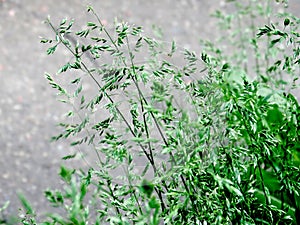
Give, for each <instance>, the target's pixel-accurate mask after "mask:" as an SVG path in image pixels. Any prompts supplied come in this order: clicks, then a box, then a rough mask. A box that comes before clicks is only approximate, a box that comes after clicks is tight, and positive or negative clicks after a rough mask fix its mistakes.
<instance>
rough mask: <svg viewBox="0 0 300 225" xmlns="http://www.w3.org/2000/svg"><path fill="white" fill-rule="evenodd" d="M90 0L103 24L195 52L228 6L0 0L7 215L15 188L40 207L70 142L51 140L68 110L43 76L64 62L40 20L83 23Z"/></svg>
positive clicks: (219, 1) (178, 1) (179, 0)
mask: <svg viewBox="0 0 300 225" xmlns="http://www.w3.org/2000/svg"><path fill="white" fill-rule="evenodd" d="M274 1H275V0H274ZM88 4H91V5H92V6H93V8H94V9H95V11H97V12H98V13H99V15H100V17H101V19H102V20H103V21H105V23H108V24H109V23H113V20H114V18H115V17H118V18H121V19H123V20H125V21H128V22H129V23H134V24H137V25H141V26H143V27H144V30H145V31H146V32H150V31H151V27H152V25H153V24H155V25H156V26H157V27H160V28H161V29H162V31H163V33H164V39H166V41H172V40H176V41H177V43H178V45H180V46H182V47H187V48H190V49H193V50H195V51H196V52H199V51H200V50H201V45H200V43H199V39H200V38H202V39H210V40H213V39H214V37H215V36H216V33H215V32H216V29H215V27H216V20H215V19H212V18H211V17H210V14H212V13H213V12H214V11H215V10H217V9H224V10H226V7H228V6H227V5H226V4H225V0H224V1H223V0H153V1H149V0H101V1H97V0H91V1H84V0H51V1H40V0H27V1H23V0H0V208H1V206H2V205H3V204H4V203H5V202H6V201H10V203H11V204H10V206H9V207H8V209H7V210H6V211H5V214H7V215H13V214H17V213H18V208H19V206H20V204H19V201H18V198H17V195H16V193H17V191H22V192H23V193H24V194H25V196H26V197H27V198H28V199H29V200H30V201H31V203H33V207H34V208H36V209H37V210H38V212H43V211H44V210H45V209H47V207H46V205H47V204H46V200H45V198H44V197H43V190H45V189H46V188H47V187H51V188H53V187H57V186H59V185H60V181H59V179H58V175H57V173H58V170H59V165H60V164H61V163H62V161H61V157H63V156H65V155H66V153H67V152H68V151H69V150H70V147H69V146H68V144H67V143H64V142H58V143H50V142H49V140H50V137H51V136H53V135H55V134H57V133H58V128H57V127H56V126H55V125H56V124H57V123H58V122H60V121H61V120H63V114H64V113H65V112H66V108H64V105H63V104H60V103H59V102H57V101H56V98H55V91H53V90H52V89H51V87H50V86H49V85H48V83H47V81H46V79H45V78H44V73H45V72H49V73H51V74H55V73H56V71H57V70H58V68H59V66H62V65H63V63H65V62H66V59H65V56H64V54H63V52H58V53H57V54H55V55H54V56H47V55H46V46H44V45H42V44H40V43H39V41H40V36H43V37H52V36H53V33H51V30H50V29H49V27H48V26H47V25H45V24H44V23H42V21H43V20H44V19H46V18H47V16H48V15H50V16H51V19H52V20H53V22H54V23H56V24H58V22H59V21H60V20H61V19H63V18H75V22H78V23H79V24H81V25H83V24H85V22H87V21H88V16H87V13H86V6H87V5H88ZM290 11H292V12H293V13H295V14H296V15H297V16H300V15H299V14H300V13H299V12H300V1H299V0H291V1H290ZM298 97H299V95H298ZM75 163H78V162H75Z"/></svg>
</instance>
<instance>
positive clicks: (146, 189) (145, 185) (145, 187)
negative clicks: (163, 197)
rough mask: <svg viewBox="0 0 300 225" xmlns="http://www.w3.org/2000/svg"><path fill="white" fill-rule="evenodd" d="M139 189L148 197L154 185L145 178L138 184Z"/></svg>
mask: <svg viewBox="0 0 300 225" xmlns="http://www.w3.org/2000/svg"><path fill="white" fill-rule="evenodd" d="M139 189H140V191H141V192H142V193H144V194H145V195H146V196H147V197H148V198H150V197H151V195H152V193H153V190H154V185H153V184H152V183H151V182H150V181H147V180H145V179H144V180H143V181H142V184H141V185H140V187H139Z"/></svg>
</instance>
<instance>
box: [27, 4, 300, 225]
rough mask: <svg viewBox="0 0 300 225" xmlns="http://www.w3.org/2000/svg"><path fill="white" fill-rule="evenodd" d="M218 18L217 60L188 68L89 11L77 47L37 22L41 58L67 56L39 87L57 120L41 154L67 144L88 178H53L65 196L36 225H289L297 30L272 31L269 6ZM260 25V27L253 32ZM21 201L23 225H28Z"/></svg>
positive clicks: (197, 60) (285, 22) (137, 33)
mask: <svg viewBox="0 0 300 225" xmlns="http://www.w3.org/2000/svg"><path fill="white" fill-rule="evenodd" d="M228 4H232V6H234V7H235V9H236V10H235V11H234V12H233V13H232V14H226V13H224V12H221V11H218V12H216V13H215V14H214V16H215V17H217V18H219V19H220V26H221V29H222V28H225V29H224V30H223V31H224V32H223V36H222V37H221V38H220V40H219V41H218V40H217V42H218V46H219V47H216V45H214V44H213V42H211V41H202V43H203V45H204V50H203V52H202V53H201V54H200V56H198V54H196V53H194V52H191V51H189V50H186V49H181V48H180V47H178V46H176V44H175V42H172V43H171V44H168V43H165V42H160V41H156V40H155V39H152V38H149V37H147V36H146V35H144V34H143V31H142V28H141V27H138V26H130V25H128V24H127V23H124V22H119V21H116V22H115V26H114V28H113V29H108V28H107V27H106V26H104V25H103V24H102V22H101V20H100V18H99V17H98V15H97V14H96V13H95V12H94V10H93V8H91V7H88V12H90V13H91V14H93V15H94V18H95V22H88V23H87V25H86V27H85V28H84V29H83V30H81V31H79V32H76V33H73V32H72V30H71V29H72V27H73V22H74V21H73V20H71V21H67V20H63V21H61V23H60V24H59V25H58V26H57V27H56V26H54V25H53V24H52V22H51V21H50V19H48V20H47V21H46V23H47V24H48V25H49V26H50V27H51V29H52V30H53V31H54V33H55V38H53V39H46V38H45V39H42V40H41V42H42V43H48V44H50V45H51V46H50V47H49V48H48V51H47V53H48V54H49V55H51V54H53V53H55V52H56V50H57V49H58V48H59V47H64V48H66V49H67V50H68V51H69V53H70V56H71V57H70V58H71V59H70V60H69V61H68V62H67V63H65V64H64V65H62V66H61V68H60V69H59V70H58V73H57V75H56V76H53V75H50V74H46V79H47V80H48V81H49V84H50V85H51V86H52V87H53V88H54V89H56V90H57V93H58V96H59V100H60V101H61V102H63V103H64V104H67V105H69V106H70V111H69V112H68V113H67V114H66V121H65V122H64V123H60V124H59V125H60V127H61V128H62V133H61V134H59V135H57V136H55V137H53V140H60V139H69V140H71V145H72V146H75V147H76V146H78V148H79V149H87V150H88V151H89V152H88V154H94V155H95V159H96V164H95V163H94V162H88V161H87V163H88V164H89V169H88V170H84V169H77V170H75V169H72V168H67V167H65V166H62V167H61V170H60V177H61V178H62V180H63V181H64V182H65V183H66V188H65V189H64V190H47V191H46V192H45V196H46V198H47V199H48V201H49V202H50V203H51V204H52V205H53V207H58V208H60V209H61V214H55V213H49V214H48V215H47V216H46V218H44V219H43V222H41V223H39V224H43V225H48V224H49V225H50V224H62V225H67V224H151V225H155V224H205V223H206V224H296V223H298V224H299V223H300V219H299V215H300V196H299V194H300V192H299V191H300V186H299V181H300V179H299V174H300V173H299V169H300V150H299V149H300V146H299V143H300V140H299V137H300V133H299V130H300V129H299V121H300V106H299V103H298V101H297V99H296V98H295V97H294V96H293V94H292V93H293V92H292V91H293V90H294V89H295V88H296V87H297V79H298V77H297V76H299V62H300V61H299V54H300V50H299V37H300V33H299V32H298V30H299V29H298V26H299V22H300V20H299V19H298V18H296V17H295V16H293V15H290V14H288V13H282V14H280V15H279V18H278V21H279V22H276V21H274V22H272V21H271V19H272V18H271V10H272V2H271V1H254V0H251V1H249V2H247V3H243V4H242V3H239V2H238V1H230V3H228ZM259 18H260V19H261V18H266V19H267V22H268V24H267V25H265V26H264V27H262V28H260V29H259V30H257V29H256V28H255V27H256V26H255V22H256V21H257V20H259ZM249 21H250V22H249ZM249 23H250V25H249ZM228 48H230V52H227V49H228ZM251 51H252V53H250V54H249V52H251ZM176 57H181V62H184V63H182V65H179V64H178V63H173V61H175V60H174V58H176ZM63 76H65V79H66V80H67V81H68V82H69V84H67V85H63V83H64V82H65V80H63V78H64V77H63ZM187 78H188V79H187ZM88 85H89V86H92V85H93V86H92V87H93V90H94V96H90V92H91V90H87V88H86V87H87V86H88ZM81 151H82V150H81ZM92 151H93V152H92ZM74 157H77V153H75V154H72V155H67V156H66V157H64V160H70V159H72V158H74ZM116 174H118V176H116ZM22 199H23V200H22V202H24V203H26V204H25V206H26V207H25V210H26V212H27V214H26V216H24V217H23V219H22V223H23V224H37V222H36V220H35V215H34V211H33V210H32V208H31V207H30V205H28V204H27V203H28V202H27V201H26V199H25V198H22ZM23 205H24V204H23Z"/></svg>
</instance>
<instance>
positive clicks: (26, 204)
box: [17, 192, 34, 215]
mask: <svg viewBox="0 0 300 225" xmlns="http://www.w3.org/2000/svg"><path fill="white" fill-rule="evenodd" d="M17 195H18V198H19V200H20V201H21V204H22V206H23V207H24V209H25V210H26V213H27V214H31V215H33V214H34V211H33V209H32V206H31V204H30V202H29V201H28V200H27V199H26V198H25V196H24V195H23V194H22V193H21V192H17Z"/></svg>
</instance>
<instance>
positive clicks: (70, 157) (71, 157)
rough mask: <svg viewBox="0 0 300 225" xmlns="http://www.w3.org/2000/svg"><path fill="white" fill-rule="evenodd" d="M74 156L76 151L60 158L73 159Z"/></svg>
mask: <svg viewBox="0 0 300 225" xmlns="http://www.w3.org/2000/svg"><path fill="white" fill-rule="evenodd" d="M75 157H76V153H74V154H72V155H67V156H64V157H62V160H68V159H73V158H75Z"/></svg>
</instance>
